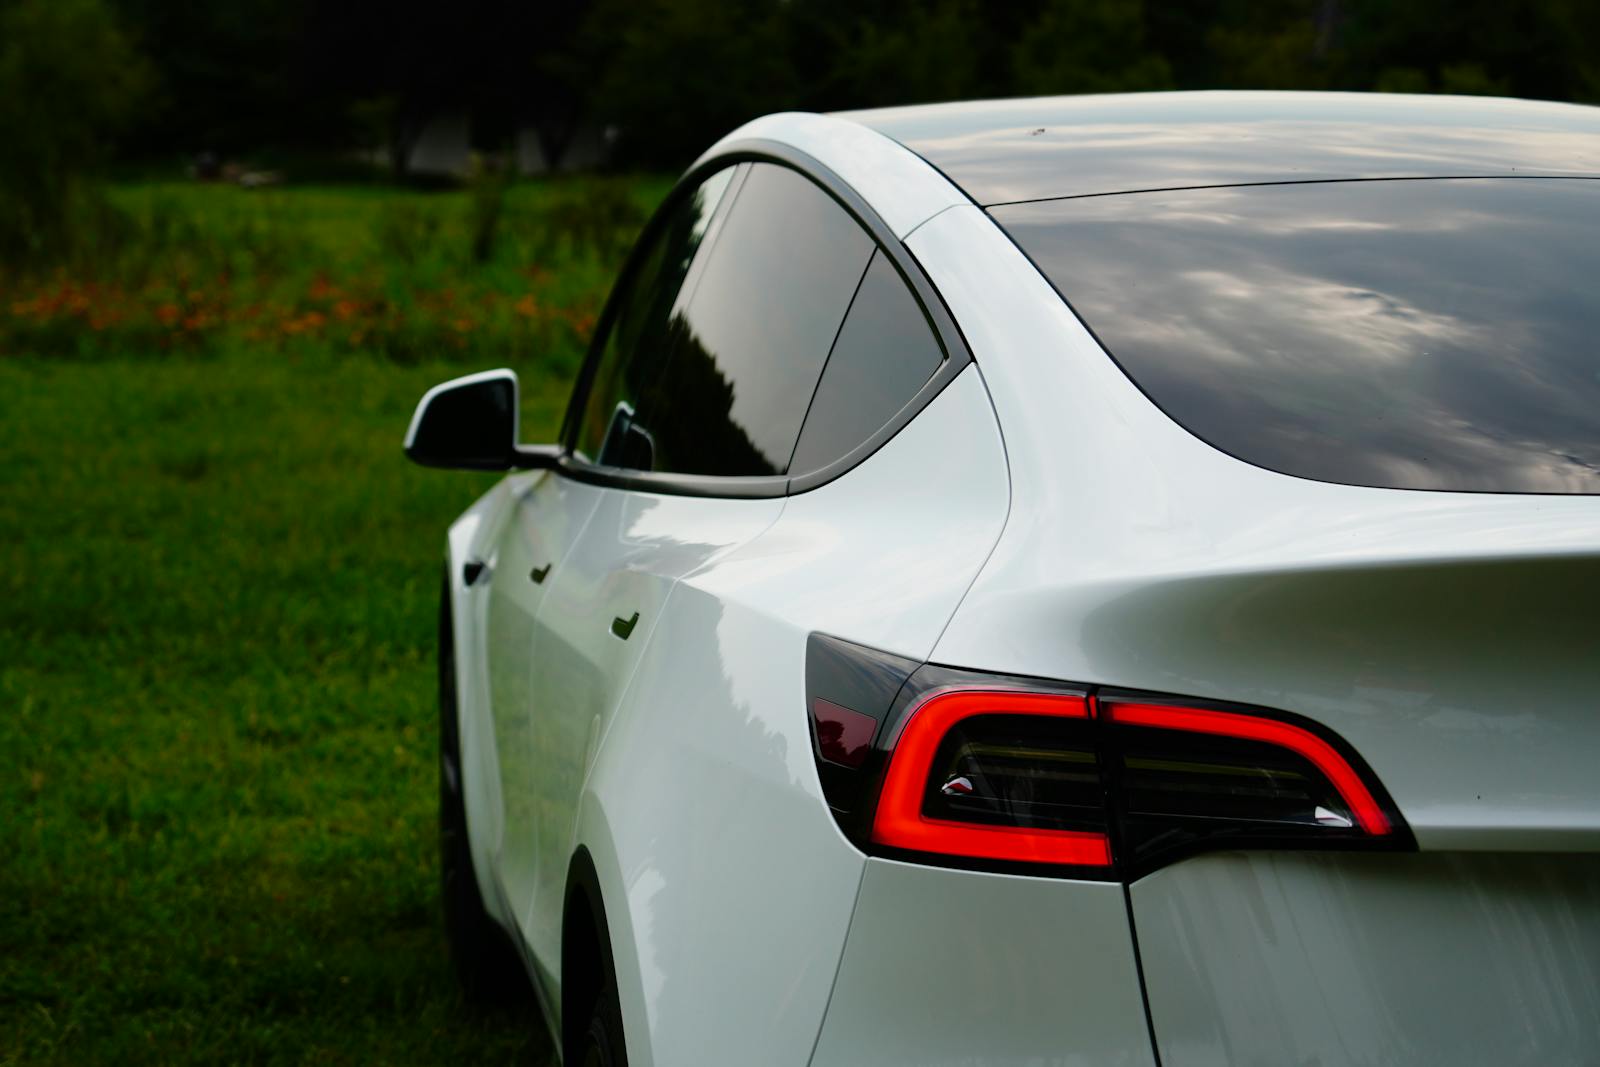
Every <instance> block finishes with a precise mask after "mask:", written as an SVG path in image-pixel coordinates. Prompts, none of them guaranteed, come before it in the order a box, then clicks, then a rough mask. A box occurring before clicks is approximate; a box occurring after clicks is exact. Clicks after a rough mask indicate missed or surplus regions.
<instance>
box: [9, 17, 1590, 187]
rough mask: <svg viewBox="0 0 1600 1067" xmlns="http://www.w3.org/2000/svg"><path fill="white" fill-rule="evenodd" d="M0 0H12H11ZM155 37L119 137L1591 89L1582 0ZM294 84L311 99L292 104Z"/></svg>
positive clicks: (646, 151) (199, 30) (359, 23)
mask: <svg viewBox="0 0 1600 1067" xmlns="http://www.w3.org/2000/svg"><path fill="white" fill-rule="evenodd" d="M12 2H17V0H12ZM111 2H113V3H114V4H115V8H116V10H117V12H118V14H119V15H120V17H121V20H122V21H123V23H124V24H125V25H126V26H127V27H129V29H130V32H131V33H132V34H133V36H134V37H135V38H136V39H137V40H139V41H140V42H141V43H142V44H143V46H144V47H145V49H146V51H147V53H148V54H149V55H151V56H152V57H155V62H156V65H157V68H158V71H159V74H160V84H161V86H162V87H163V89H162V93H161V97H160V99H161V106H160V107H158V108H156V109H153V110H152V111H151V112H150V113H149V114H148V116H147V117H146V120H145V121H143V122H142V123H140V124H139V125H138V127H137V129H136V130H135V131H133V136H132V140H131V141H130V142H129V144H130V147H131V148H133V149H134V150H136V151H139V152H145V153H148V152H153V151H171V150H179V151H183V150H187V151H196V150H199V149H201V148H205V147H211V148H214V149H216V150H219V151H235V152H236V151H243V150H252V151H260V150H263V149H264V148H267V147H277V148H280V149H282V148H293V147H297V146H298V147H301V148H304V147H307V146H314V145H327V144H332V143H343V142H344V141H345V140H347V139H348V138H349V137H350V136H351V135H352V134H353V133H356V132H359V131H358V129H357V126H358V125H359V123H360V122H362V121H367V122H370V121H372V120H373V119H374V118H375V117H376V118H379V119H382V120H384V121H386V123H387V125H388V128H389V130H390V132H391V134H392V135H393V136H394V137H397V138H400V139H404V137H405V136H406V134H407V131H408V130H411V129H415V127H416V124H417V123H418V122H419V121H420V120H422V119H424V118H425V117H426V116H427V115H429V114H431V113H436V112H438V111H440V110H443V109H465V110H467V111H470V113H471V114H472V115H473V117H474V123H475V128H476V131H477V136H478V138H479V139H480V142H481V143H482V144H483V145H484V146H486V147H487V146H493V144H494V143H496V141H497V139H499V138H503V137H504V136H505V134H506V131H507V130H508V129H509V128H510V127H511V126H512V125H514V124H517V123H532V124H534V125H536V126H537V127H538V128H539V130H540V132H541V134H542V135H543V137H544V139H545V141H546V148H547V154H550V155H552V156H559V155H560V152H561V149H562V147H563V137H564V136H568V135H570V132H571V129H572V125H573V123H574V122H576V121H584V122H589V123H593V124H596V125H599V126H601V127H606V128H610V129H612V130H614V131H615V133H616V136H617V144H616V147H617V152H618V159H619V160H620V161H621V162H624V163H628V164H644V165H650V166H658V167H676V166H681V165H682V164H683V163H685V162H686V161H687V160H688V159H690V158H692V157H693V155H694V154H695V153H696V152H697V151H698V150H699V149H700V148H701V147H702V146H704V145H705V144H706V143H708V142H709V141H711V140H712V139H713V138H715V137H717V136H720V135H721V134H722V133H725V132H726V131H727V130H729V129H731V128H733V127H734V126H735V125H737V124H738V123H739V122H742V121H744V120H745V119H748V118H751V117H754V116H756V115H759V114H762V113H765V112H768V111H775V110H783V109H802V110H833V109H838V108H848V107H866V106H873V105H879V104H894V103H907V102H918V101H931V100H946V99H955V98H959V97H964V96H975V95H977V96H1005V95H1016V94H1031V93H1060V92H1105V91H1123V90H1140V89H1168V88H1175V89H1191V88H1300V89H1348V90H1372V89H1405V90H1408V91H1418V92H1497V93H1507V94H1512V95H1518V96H1531V97H1546V98H1552V99H1571V100H1594V99H1596V98H1597V97H1600V51H1597V50H1596V48H1595V47H1594V45H1595V41H1596V39H1597V34H1600V5H1596V4H1594V3H1592V2H1591V0H1404V2H1395V0H1184V2H1182V3H1170V2H1167V3H1156V2H1146V0H1006V2H1004V3H980V2H978V0H585V2H575V3H552V2H544V3H526V2H519V0H463V2H461V3H456V4H439V3H436V2H431V0H350V2H347V3H341V4H318V3H314V2H312V0H228V2H223V3H215V4H206V5H177V4H173V3H171V2H170V0H165V2H164V0H111ZM312 103H314V104H315V106H314V107H313V106H308V104H312Z"/></svg>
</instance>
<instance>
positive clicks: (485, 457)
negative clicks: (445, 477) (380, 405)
mask: <svg viewBox="0 0 1600 1067" xmlns="http://www.w3.org/2000/svg"><path fill="white" fill-rule="evenodd" d="M519 399H520V390H519V387H518V383H517V372H516V371H513V370H509V369H506V368H501V369H500V370H488V371H482V372H481V373H478V374H469V375H467V376H466V377H464V378H452V379H451V380H450V381H448V382H443V383H441V384H439V385H436V386H434V387H433V388H432V389H429V390H428V391H427V392H426V393H424V394H423V395H422V399H421V400H420V401H419V402H418V403H417V410H416V412H415V413H414V414H413V415H412V416H411V426H410V428H409V429H407V430H406V439H405V452H406V458H407V459H409V460H411V461H412V462H413V463H420V464H422V465H423V466H424V467H445V468H449V469H452V470H475V471H505V470H516V469H526V468H529V467H554V466H555V465H556V463H557V461H558V459H559V458H560V455H561V450H560V449H559V448H557V447H556V446H553V445H547V446H540V447H531V448H530V447H526V446H523V445H519V444H517V422H518V418H517V413H518V410H519V407H518V405H519Z"/></svg>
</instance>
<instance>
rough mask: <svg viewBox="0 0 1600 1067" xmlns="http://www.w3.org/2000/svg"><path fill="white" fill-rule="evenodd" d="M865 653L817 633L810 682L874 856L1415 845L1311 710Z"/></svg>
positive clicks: (1095, 856)
mask: <svg viewBox="0 0 1600 1067" xmlns="http://www.w3.org/2000/svg"><path fill="white" fill-rule="evenodd" d="M819 642H820V644H819ZM852 648H853V646H849V645H847V644H846V643H844V642H840V641H837V640H835V639H832V638H816V637H814V638H813V644H812V647H811V652H810V655H809V656H808V660H815V661H816V662H818V663H820V664H821V666H820V667H818V666H814V665H813V664H812V663H809V662H808V670H807V676H808V689H810V690H811V693H810V698H811V699H810V704H811V707H812V711H813V735H812V736H813V741H814V743H815V744H816V745H817V758H818V769H819V772H820V773H821V775H822V779H823V788H824V792H825V793H826V794H827V795H828V798H829V803H830V807H831V808H832V809H833V812H834V816H835V818H836V819H837V820H838V821H839V825H840V827H841V829H843V830H844V831H845V833H846V834H847V835H848V836H850V838H851V839H852V840H854V841H855V842H856V843H857V844H858V845H860V846H861V847H862V848H864V849H865V850H867V851H869V852H876V853H881V854H885V855H891V856H895V857H897V858H902V859H910V860H916V861H919V862H932V863H943V864H951V865H957V866H978V867H985V868H990V869H997V870H1015V869H1033V870H1051V871H1053V872H1055V873H1059V874H1063V875H1068V876H1072V877H1083V878H1102V879H1105V878H1116V879H1131V878H1136V877H1139V876H1140V875H1142V874H1144V873H1146V872H1148V871H1150V870H1152V869H1154V868H1155V867H1159V866H1161V865H1163V864H1165V863H1169V862H1172V861H1173V860H1175V859H1178V858H1181V857H1182V856H1185V855H1189V854H1192V853H1194V852H1196V851H1200V850H1205V849H1216V848H1261V847H1277V848H1347V849H1348V848H1367V849H1406V848H1413V847H1415V846H1414V844H1413V842H1412V839H1411V835H1410V832H1409V831H1408V830H1407V829H1406V826H1405V823H1404V821H1403V820H1402V819H1401V818H1400V815H1399V812H1398V811H1396V810H1395V808H1394V805H1393V803H1392V801H1390V799H1389V797H1388V795H1387V794H1386V793H1385V792H1384V791H1383V788H1382V786H1381V785H1380V784H1379V783H1378V781H1377V779H1376V777H1375V776H1374V775H1373V774H1372V772H1371V771H1370V769H1368V768H1367V767H1366V765H1365V764H1364V763H1362V761H1361V759H1360V757H1359V756H1357V755H1356V754H1355V752H1354V751H1353V750H1352V749H1351V748H1350V747H1349V746H1348V745H1347V744H1345V743H1344V741H1343V740H1342V739H1340V738H1338V737H1336V736H1335V735H1333V734H1332V733H1331V732H1329V731H1327V730H1326V729H1324V728H1322V727H1321V726H1319V725H1318V724H1316V723H1313V722H1311V721H1309V720H1304V719H1300V718H1298V717H1296V716H1291V715H1285V714H1282V713H1278V712H1268V711H1264V710H1261V709H1247V708H1239V707H1229V706H1222V705H1216V704H1208V703H1201V702H1191V701H1176V700H1171V699H1168V698H1155V697H1149V696H1143V695H1139V694H1126V693H1116V692H1100V693H1095V692H1092V691H1090V690H1089V689H1087V688H1075V687H1070V686H1060V687H1057V686H1055V685H1053V684H1050V683H1038V682H1035V681H1032V680H1023V679H1011V678H995V677H992V676H984V675H979V674H974V673H972V672H966V671H954V670H949V669H946V668H941V667H932V666H927V665H924V666H922V667H920V668H916V669H914V670H913V669H911V668H910V666H909V665H906V664H905V661H901V660H895V661H892V662H891V661H890V660H889V659H886V658H885V657H884V655H883V654H882V653H877V652H873V651H871V650H863V652H864V653H865V654H866V655H867V656H868V657H870V658H868V659H867V660H866V661H865V666H863V667H862V668H861V669H855V668H852V667H850V666H849V660H850V659H851V657H852V655H853V652H852ZM886 664H887V665H888V667H886ZM888 668H893V669H892V670H888ZM895 675H898V676H899V677H898V678H896V677H894V676H895ZM893 682H898V690H897V692H896V691H895V689H894V686H893V685H892V684H891V683H893ZM852 687H854V688H852ZM819 690H821V691H819ZM891 692H892V693H893V694H894V695H893V696H892V697H891V696H890V695H889V694H890V693H891ZM841 723H843V724H845V725H844V726H841V725H840V724H841ZM842 737H847V738H848V740H849V742H850V743H849V744H847V745H842V744H841V743H840V738H842ZM863 739H865V740H863ZM845 753H848V756H849V759H848V761H847V760H846V759H845V758H844V755H843V754H845ZM847 763H848V765H849V766H850V767H851V769H850V770H848V771H847V770H846V764H847Z"/></svg>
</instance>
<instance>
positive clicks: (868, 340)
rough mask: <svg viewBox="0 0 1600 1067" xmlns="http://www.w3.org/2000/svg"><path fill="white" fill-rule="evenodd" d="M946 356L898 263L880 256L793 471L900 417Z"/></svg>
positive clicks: (838, 344)
mask: <svg viewBox="0 0 1600 1067" xmlns="http://www.w3.org/2000/svg"><path fill="white" fill-rule="evenodd" d="M944 358H945V353H944V348H943V347H942V346H941V345H940V344H939V339H938V335H937V334H936V333H934V330H933V326H932V324H931V323H929V322H928V319H927V316H926V315H924V314H923V312H922V307H921V305H920V304H918V303H917V299H916V297H915V296H913V295H912V293H911V290H910V289H909V288H908V287H907V285H906V282H905V280H904V279H903V278H901V277H900V272H899V271H898V270H896V269H895V266H894V262H893V261H892V260H890V259H889V257H888V256H886V255H884V254H883V253H882V252H878V253H875V254H874V255H873V257H872V264H871V266H869V267H868V268H867V275H866V277H865V278H863V279H862V281H861V288H860V289H859V290H858V291H857V293H856V297H855V300H854V301H853V302H852V303H851V305H850V313H849V314H848V315H847V316H845V320H844V325H843V326H842V327H841V328H840V330H839V337H838V340H836V341H835V342H834V344H833V354H832V355H831V356H829V357H828V366H827V369H826V370H824V371H823V374H822V380H821V381H820V382H818V383H817V392H816V397H815V398H814V399H813V400H812V401H811V412H810V414H808V415H807V416H806V424H805V429H804V430H803V431H802V432H801V434H800V441H799V443H798V444H797V445H796V446H795V450H794V460H793V461H792V462H791V463H790V464H789V470H790V472H791V473H794V474H804V473H806V472H807V471H814V470H817V469H819V468H821V467H825V466H827V465H828V464H829V463H832V462H833V461H834V460H837V459H840V458H842V457H843V456H845V455H847V454H848V453H849V452H850V451H851V450H852V449H854V448H855V447H856V446H857V445H859V444H861V443H862V442H863V441H865V440H867V438H869V437H871V436H872V435H873V434H874V433H876V432H877V431H878V430H879V429H880V428H882V426H883V425H884V424H885V423H887V422H888V421H889V420H890V419H892V418H894V416H895V415H896V414H897V413H898V412H899V411H900V409H901V408H903V407H905V405H906V404H907V403H908V402H910V400H911V398H912V397H914V396H916V394H917V391H918V390H920V389H921V388H922V387H923V386H924V385H926V384H927V382H928V379H929V378H932V377H933V376H934V374H935V373H936V372H937V371H938V370H939V366H940V364H942V363H943V362H944Z"/></svg>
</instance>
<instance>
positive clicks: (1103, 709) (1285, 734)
mask: <svg viewBox="0 0 1600 1067" xmlns="http://www.w3.org/2000/svg"><path fill="white" fill-rule="evenodd" d="M1099 712H1100V715H1101V716H1102V717H1104V718H1105V719H1108V720H1109V721H1111V722H1116V723H1122V724H1123V725H1125V726H1151V727H1156V728H1158V729H1162V730H1183V731H1187V732H1189V733H1198V734H1215V735H1218V736H1221V737H1237V738H1240V739H1242V740H1247V741H1263V742H1265V743H1267V744H1269V745H1277V746H1278V747H1280V748H1286V749H1288V750H1289V751H1291V752H1295V753H1297V754H1299V755H1300V756H1303V757H1305V758H1306V759H1307V760H1309V761H1311V763H1312V765H1313V766H1315V767H1316V768H1317V770H1319V771H1321V772H1322V773H1323V774H1325V775H1327V777H1328V781H1330V782H1332V783H1333V787H1334V788H1335V789H1337V790H1338V791H1339V795H1340V796H1341V797H1343V798H1344V802H1345V803H1346V804H1348V805H1350V812H1351V814H1352V815H1354V816H1355V820H1356V822H1357V824H1359V825H1360V827H1361V828H1362V829H1363V830H1365V831H1366V832H1367V833H1369V834H1372V835H1373V836H1374V837H1382V836H1384V835H1385V834H1388V833H1389V832H1390V831H1391V830H1392V829H1393V827H1392V825H1391V824H1390V822H1389V819H1388V817H1387V816H1386V815H1384V813H1383V808H1382V807H1381V806H1380V805H1379V804H1378V802H1377V800H1375V799H1374V798H1373V796H1372V791H1371V790H1369V789H1368V788H1367V786H1366V783H1365V782H1363V781H1362V780H1361V776H1360V775H1359V774H1357V773H1356V771H1355V768H1353V767H1351V766H1350V764H1349V762H1348V761H1347V760H1346V759H1345V758H1344V757H1343V756H1341V755H1340V754H1339V752H1338V750H1337V749H1335V748H1334V747H1333V746H1332V745H1330V744H1328V742H1326V741H1324V740H1323V739H1322V738H1320V737H1318V736H1317V735H1316V734H1314V733H1312V732H1311V731H1310V730H1306V729H1304V728H1302V727H1299V726H1295V725H1293V724H1292V723H1286V722H1279V721H1278V720H1276V719H1264V718H1259V717H1257V716H1254V715H1239V714H1236V713H1234V712H1229V711H1218V710H1216V709H1214V708H1191V707H1177V706H1173V705H1168V704H1122V703H1116V702H1113V701H1101V703H1100V706H1099Z"/></svg>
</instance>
